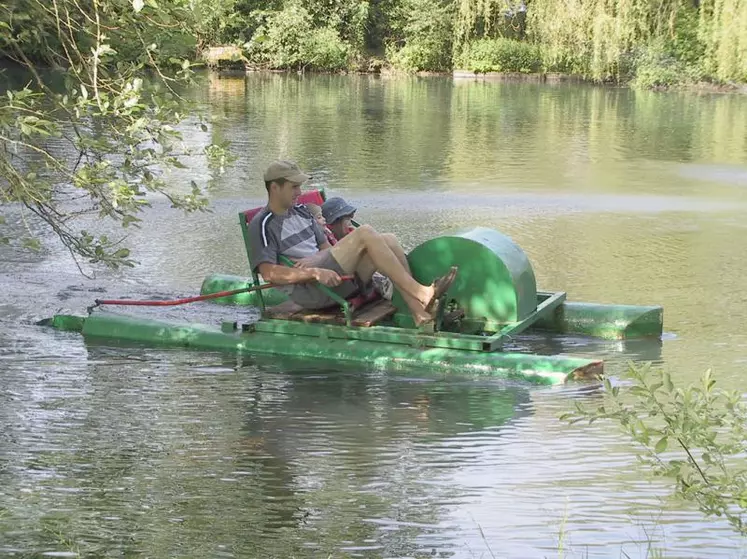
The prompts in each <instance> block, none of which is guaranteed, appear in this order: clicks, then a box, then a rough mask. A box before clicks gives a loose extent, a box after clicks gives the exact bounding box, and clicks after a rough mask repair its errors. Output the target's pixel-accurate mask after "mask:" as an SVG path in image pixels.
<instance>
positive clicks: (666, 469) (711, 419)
mask: <svg viewBox="0 0 747 559" xmlns="http://www.w3.org/2000/svg"><path fill="white" fill-rule="evenodd" d="M629 374H630V376H631V379H632V381H633V386H632V387H630V388H629V389H628V390H626V391H621V387H620V386H612V384H611V383H610V381H609V379H605V381H604V386H605V389H606V393H605V397H604V402H603V404H602V405H600V406H599V407H597V409H595V410H589V409H586V408H584V407H582V406H581V404H580V403H578V402H576V408H575V410H574V411H572V412H569V413H566V414H564V415H562V416H561V417H560V419H561V420H567V421H569V422H570V423H571V424H573V423H577V422H580V421H584V420H588V422H589V424H591V423H593V422H594V421H597V420H600V419H608V420H612V421H614V422H616V423H618V424H619V425H620V427H621V428H622V429H623V431H625V432H626V433H627V434H628V435H629V436H630V438H631V439H632V440H633V441H634V442H635V443H637V445H638V446H639V449H640V450H639V451H638V459H639V460H640V462H641V463H642V464H643V465H645V466H648V467H649V468H650V469H651V472H652V473H653V474H654V475H656V476H660V477H666V478H670V479H673V480H674V481H675V484H676V494H677V495H679V496H680V497H682V498H684V499H686V500H689V501H692V502H694V503H696V504H697V506H698V508H699V509H700V510H701V511H702V512H703V513H704V514H706V515H708V516H717V517H724V518H725V519H726V520H727V521H728V522H729V524H731V526H732V527H733V528H734V530H735V531H737V532H739V533H740V534H742V535H747V523H746V522H745V514H746V513H747V468H745V463H746V462H745V457H747V405H746V404H745V402H744V400H743V396H742V395H741V394H740V393H739V392H737V391H726V390H722V389H717V388H716V387H715V385H716V380H715V379H714V378H713V374H712V372H711V371H710V370H708V371H706V373H705V374H703V376H702V378H701V380H700V383H699V384H696V385H690V386H687V387H684V388H682V387H676V386H675V385H674V383H673V382H672V378H671V375H670V374H669V373H667V372H664V371H661V370H655V369H652V368H651V367H650V366H649V365H647V366H643V367H635V366H633V365H631V367H630V373H629Z"/></svg>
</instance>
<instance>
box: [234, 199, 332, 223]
mask: <svg viewBox="0 0 747 559" xmlns="http://www.w3.org/2000/svg"><path fill="white" fill-rule="evenodd" d="M298 203H299V204H316V205H317V206H320V207H321V206H322V204H324V195H323V194H322V192H321V191H320V190H309V191H308V192H304V193H303V194H301V196H299V197H298ZM262 208H264V206H259V207H257V208H252V209H251V210H245V211H243V212H241V213H242V214H244V220H245V221H246V224H247V225H249V222H250V221H251V220H252V218H253V217H254V216H255V215H257V214H258V213H259V212H260V211H262Z"/></svg>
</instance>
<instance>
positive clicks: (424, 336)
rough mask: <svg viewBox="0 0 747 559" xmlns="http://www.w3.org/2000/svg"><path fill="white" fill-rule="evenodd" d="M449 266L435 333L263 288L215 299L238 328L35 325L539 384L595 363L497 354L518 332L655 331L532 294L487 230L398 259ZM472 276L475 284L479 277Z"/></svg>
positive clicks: (578, 375)
mask: <svg viewBox="0 0 747 559" xmlns="http://www.w3.org/2000/svg"><path fill="white" fill-rule="evenodd" d="M325 199H326V196H325V193H324V191H323V190H314V191H310V192H306V193H304V195H303V197H302V198H301V199H300V200H299V202H301V203H309V202H313V203H317V204H319V205H321V204H323V202H324V200H325ZM260 209H261V208H254V209H252V210H247V211H244V212H240V213H239V223H240V226H241V230H242V235H243V238H244V243H245V246H246V250H247V256H248V257H249V260H250V261H251V247H250V242H249V236H248V223H249V221H250V220H251V218H252V217H253V216H254V215H255V214H256V213H257V211H259V210H260ZM434 255H438V256H439V257H438V258H436V257H434ZM441 256H443V258H441ZM454 259H461V261H460V263H461V265H462V266H463V267H464V269H465V276H466V279H465V280H464V282H463V284H464V285H462V286H461V287H459V288H457V289H456V293H451V294H450V295H449V297H448V298H451V297H453V298H451V299H450V303H452V304H451V305H442V306H441V307H440V312H439V315H438V317H437V325H438V330H437V331H436V332H433V333H427V332H422V331H420V330H418V329H416V328H414V325H413V324H412V323H411V318H410V316H409V313H408V312H407V310H406V306H405V305H404V302H403V301H402V299H401V296H399V294H398V293H397V292H396V290H395V296H394V297H393V299H392V301H388V300H385V299H382V298H381V297H379V296H377V295H375V294H373V295H371V294H368V295H367V296H357V297H353V298H351V299H348V300H345V299H343V298H341V297H339V296H338V295H336V294H334V292H332V291H331V290H330V289H329V288H326V287H324V286H320V288H322V289H324V290H325V291H327V292H328V293H329V294H330V295H331V296H332V297H333V298H334V299H335V300H336V301H337V304H338V306H336V307H334V308H330V309H324V310H321V311H309V310H303V309H301V308H300V307H298V306H297V305H295V304H294V303H293V302H292V301H290V300H288V298H287V296H286V295H285V294H284V293H282V292H281V291H279V290H273V289H270V290H267V291H264V290H262V291H253V292H248V293H242V294H236V295H233V296H231V297H222V298H220V299H214V302H217V303H220V304H232V305H251V306H256V307H258V308H259V311H260V318H259V319H258V320H256V321H250V322H247V323H246V324H239V323H237V322H232V321H229V322H224V323H222V324H221V325H220V326H218V325H200V324H183V323H174V322H167V321H161V320H153V319H148V318H142V317H136V316H127V315H121V314H115V313H109V312H101V311H97V312H94V313H91V314H90V315H89V316H88V317H78V316H71V315H56V316H54V317H53V318H51V319H47V320H46V321H44V323H45V324H48V325H51V326H54V327H56V328H58V329H60V330H67V331H74V332H80V333H81V334H83V336H84V337H86V338H90V339H98V340H102V339H103V340H108V341H122V342H140V343H152V344H158V345H168V346H177V347H191V348H198V349H209V350H229V351H238V352H242V353H249V354H273V355H282V356H287V357H298V358H303V359H315V360H325V361H326V360H331V361H334V362H349V363H357V364H360V365H364V366H367V367H370V366H375V367H380V368H384V369H387V370H402V369H406V370H413V369H422V368H425V369H428V370H431V371H433V370H438V371H444V372H449V371H452V372H453V371H458V372H461V373H467V374H471V373H476V374H488V375H494V376H502V377H508V378H521V379H524V380H527V381H530V382H534V383H539V384H557V383H563V382H566V381H568V380H570V379H583V378H599V377H600V376H601V375H602V374H603V368H604V365H603V362H602V361H601V360H599V359H594V358H591V357H583V356H574V355H551V356H548V355H534V354H528V353H519V352H504V351H503V348H504V345H505V344H506V342H507V341H508V340H510V339H512V338H513V337H514V336H516V335H518V334H521V333H523V332H526V331H527V330H529V329H534V330H545V331H551V332H555V333H560V334H574V335H585V336H589V335H590V336H594V337H600V338H605V339H630V338H639V337H656V338H658V337H660V336H661V334H662V326H663V309H662V307H660V306H632V305H602V304H592V303H575V302H569V301H567V300H566V293H565V292H543V291H536V288H535V284H534V275H533V272H532V269H531V264H530V263H529V261H528V259H526V256H525V255H524V253H523V252H522V251H521V249H520V248H518V247H517V246H516V245H515V244H513V242H512V241H511V240H510V239H509V238H508V237H505V236H503V235H501V234H500V233H498V232H495V231H492V230H487V229H483V228H478V229H475V230H471V231H468V232H465V233H463V234H458V235H446V236H443V237H439V238H436V239H434V240H433V241H432V242H431V241H427V242H426V243H424V244H423V245H421V246H419V247H416V249H414V250H413V251H411V252H410V254H408V261H410V263H411V265H412V267H413V275H414V276H416V279H417V280H418V281H422V282H426V281H432V279H433V277H435V276H437V275H438V272H439V270H442V269H443V266H444V265H446V264H448V262H446V264H445V263H444V261H445V260H448V261H449V262H451V261H453V260H454ZM286 264H290V263H289V262H286ZM470 267H471V268H470ZM460 270H461V268H460ZM476 270H479V271H480V274H478V273H476ZM481 274H482V275H483V276H485V277H479V278H478V276H480V275H481ZM475 278H477V279H475ZM478 279H479V283H476V282H477V281H478ZM261 284H262V280H261V278H260V277H259V275H258V274H257V273H256V271H253V272H252V277H251V278H250V279H249V278H242V277H238V276H229V275H222V274H215V275H211V276H208V277H207V278H205V281H204V282H203V284H202V288H201V293H202V294H211V293H218V292H222V291H225V290H235V289H242V288H251V287H253V286H258V285H261ZM450 291H451V290H450ZM479 291H482V293H481V294H480V297H476V296H475V295H476V294H477V292H479ZM495 294H499V295H495ZM498 299H500V301H498ZM497 303H500V304H497ZM447 306H448V307H450V308H447ZM460 307H463V308H460ZM465 310H466V312H465Z"/></svg>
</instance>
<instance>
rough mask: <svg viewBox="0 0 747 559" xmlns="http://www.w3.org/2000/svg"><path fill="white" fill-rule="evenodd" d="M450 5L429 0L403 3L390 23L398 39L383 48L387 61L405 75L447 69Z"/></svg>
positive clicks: (448, 62) (411, 0)
mask: <svg viewBox="0 0 747 559" xmlns="http://www.w3.org/2000/svg"><path fill="white" fill-rule="evenodd" d="M452 11H453V10H452V5H451V4H444V5H439V4H437V3H433V2H431V0H406V1H405V2H403V4H402V5H401V8H400V13H399V19H398V20H397V21H396V22H395V23H393V32H394V34H395V36H398V38H399V39H398V40H395V41H394V43H393V44H392V45H390V46H389V48H388V49H387V58H388V59H389V60H390V62H391V63H392V65H393V66H394V67H395V68H399V69H401V70H406V71H408V72H417V71H422V70H427V71H433V72H444V71H448V70H451V59H452V48H453V46H452V38H453V27H452V17H453V14H452Z"/></svg>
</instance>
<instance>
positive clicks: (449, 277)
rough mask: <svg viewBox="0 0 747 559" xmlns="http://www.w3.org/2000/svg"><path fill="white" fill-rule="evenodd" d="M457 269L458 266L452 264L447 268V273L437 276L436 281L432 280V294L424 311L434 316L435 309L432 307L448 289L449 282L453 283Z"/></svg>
mask: <svg viewBox="0 0 747 559" xmlns="http://www.w3.org/2000/svg"><path fill="white" fill-rule="evenodd" d="M458 270H459V268H458V267H457V266H452V267H451V268H450V269H449V273H447V274H446V275H444V276H441V277H440V278H437V279H436V281H434V282H433V285H432V287H433V296H432V297H431V299H430V300H429V301H428V302H427V303H426V305H425V312H427V313H429V314H432V315H433V316H435V314H436V311H437V309H436V308H434V307H436V306H437V302H438V300H439V299H440V298H441V296H442V295H443V294H444V293H446V292H447V291H448V290H449V287H451V284H452V283H454V280H455V279H456V275H457V271H458Z"/></svg>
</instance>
